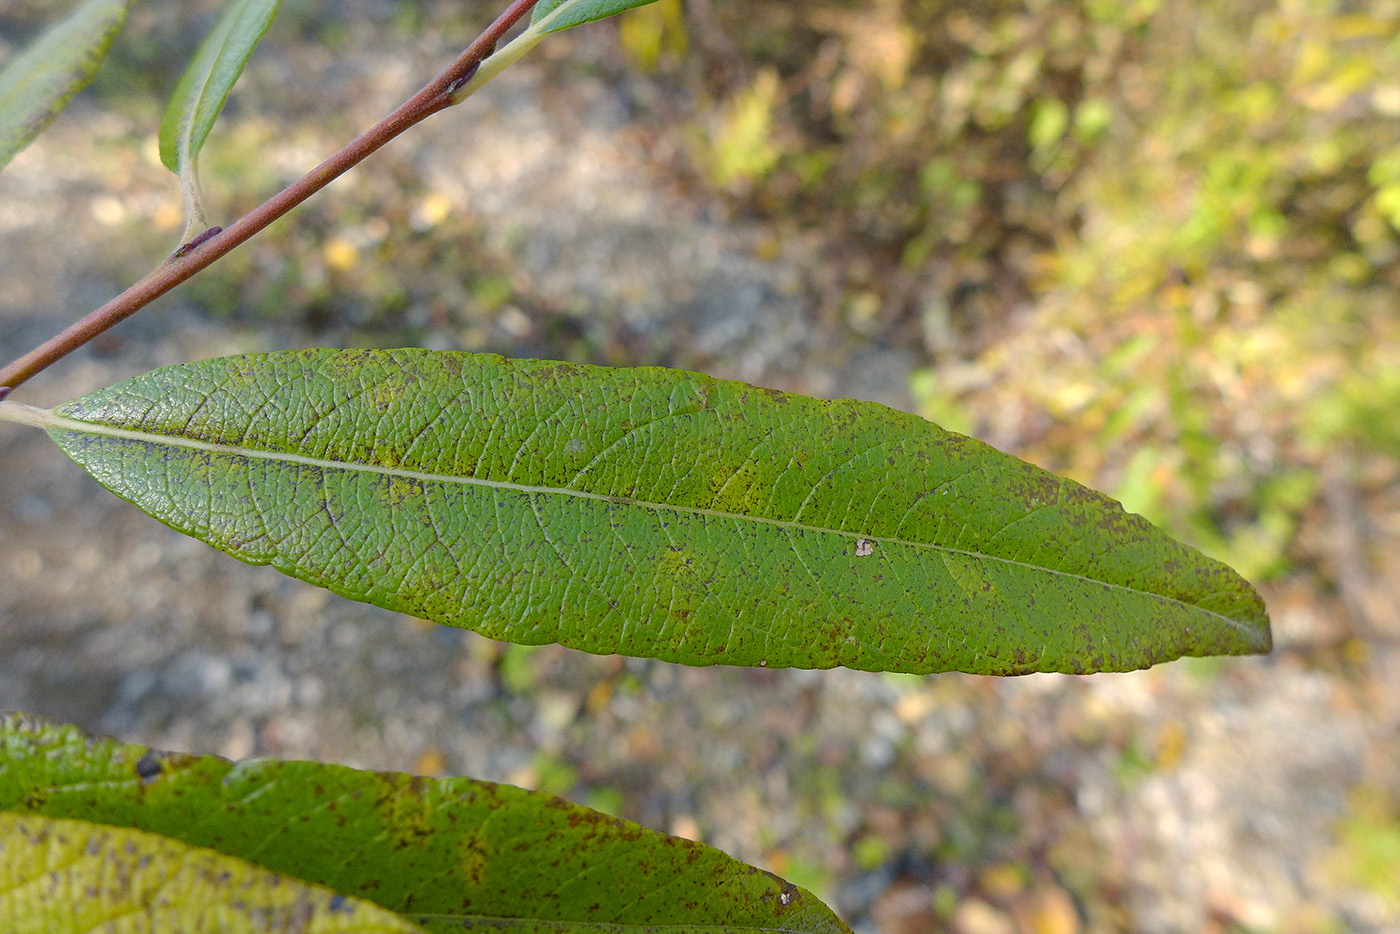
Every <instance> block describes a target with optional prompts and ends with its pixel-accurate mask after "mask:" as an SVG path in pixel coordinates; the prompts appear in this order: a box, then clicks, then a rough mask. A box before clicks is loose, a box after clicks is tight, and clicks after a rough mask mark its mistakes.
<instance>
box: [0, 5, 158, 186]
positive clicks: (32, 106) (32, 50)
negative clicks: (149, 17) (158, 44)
mask: <svg viewBox="0 0 1400 934" xmlns="http://www.w3.org/2000/svg"><path fill="white" fill-rule="evenodd" d="M131 3H132V0H88V2H87V3H84V4H82V5H81V6H79V7H78V8H77V9H76V10H74V11H73V12H72V13H70V14H69V15H68V16H67V17H66V18H65V19H63V20H61V21H59V22H58V23H56V24H54V25H53V26H51V27H49V29H48V31H46V32H45V33H44V35H43V36H41V37H40V38H39V40H38V41H37V42H35V43H34V44H33V45H31V46H30V47H29V48H27V49H26V50H24V51H23V52H21V53H19V55H17V56H15V58H14V60H13V61H11V62H10V63H9V64H8V65H6V66H5V70H4V71H2V72H0V167H3V166H5V165H6V164H8V163H9V161H10V160H11V159H12V158H14V155H15V153H17V152H19V151H20V150H21V149H23V148H24V147H25V146H28V145H29V144H30V143H31V142H33V141H34V138H35V137H37V136H38V135H39V134H40V133H42V132H43V131H44V128H45V127H47V126H48V125H49V124H50V123H52V122H53V119H54V117H56V116H58V115H59V113H60V112H61V111H62V110H63V108H64V107H66V106H68V102H69V101H70V100H72V99H73V96H74V95H75V94H77V93H78V92H79V91H81V90H82V89H83V88H85V87H87V85H88V82H89V81H91V80H92V76H93V75H95V74H97V68H98V66H99V65H101V64H102V59H104V58H105V57H106V56H107V50H108V49H109V48H111V46H112V40H114V39H116V37H117V33H118V32H120V31H121V28H122V23H124V22H125V21H126V11H127V9H128V8H129V7H130V6H131Z"/></svg>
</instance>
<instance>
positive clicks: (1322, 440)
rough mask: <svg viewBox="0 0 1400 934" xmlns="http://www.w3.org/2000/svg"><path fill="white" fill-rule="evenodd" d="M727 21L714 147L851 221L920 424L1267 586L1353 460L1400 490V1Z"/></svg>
mask: <svg viewBox="0 0 1400 934" xmlns="http://www.w3.org/2000/svg"><path fill="white" fill-rule="evenodd" d="M716 9H717V10H718V13H719V16H720V17H721V18H722V19H723V21H724V22H725V23H726V25H727V26H729V27H731V28H730V29H728V30H726V34H727V35H729V36H731V37H733V41H734V42H735V43H738V44H739V45H740V46H741V48H739V49H738V50H737V51H738V52H739V53H740V54H738V55H737V56H736V60H737V61H740V62H743V63H744V66H743V70H742V71H740V72H739V73H738V75H737V77H736V75H735V73H734V72H733V70H731V71H730V72H729V73H728V77H727V78H726V79H724V81H722V82H713V83H712V84H713V85H714V86H716V88H717V89H716V90H715V91H714V94H715V97H716V105H715V107H714V110H713V114H712V116H710V117H709V118H704V119H705V131H704V133H703V134H701V143H700V145H699V146H698V147H697V159H698V161H699V162H700V163H701V164H702V165H705V166H708V167H709V171H710V177H711V178H712V180H713V181H714V183H715V184H716V185H717V186H719V187H721V188H722V189H723V190H724V191H725V192H727V193H728V196H729V197H730V198H731V199H734V200H736V201H737V202H738V203H740V204H742V205H743V206H744V207H746V208H747V209H749V210H752V211H755V212H758V213H759V214H761V215H764V216H766V217H767V218H769V219H771V220H772V221H773V222H774V223H776V224H780V225H787V226H790V227H794V228H811V229H817V228H820V229H821V230H823V231H826V232H827V233H826V235H825V246H824V249H825V250H826V251H827V255H828V259H829V261H830V262H831V264H832V266H833V269H835V270H839V272H838V273H837V275H836V282H837V286H838V287H837V288H836V289H835V290H834V292H833V293H832V294H831V295H829V296H827V302H828V304H829V305H830V306H831V307H830V308H828V309H827V311H828V312H831V313H835V314H837V315H844V316H845V317H846V319H847V323H848V324H850V325H851V326H852V327H853V328H854V329H855V330H857V331H860V332H865V333H878V334H880V335H882V336H884V337H886V338H887V339H913V340H919V339H921V340H922V341H923V343H924V345H925V346H926V348H927V350H928V351H929V353H930V355H931V358H932V361H933V363H932V366H931V367H930V368H929V369H928V370H927V371H926V372H924V373H921V374H919V376H918V377H917V378H916V380H915V382H914V385H913V387H912V388H913V391H914V393H915V396H916V400H917V401H918V404H919V405H920V407H921V408H922V410H923V411H924V413H925V414H926V415H928V416H929V417H931V418H934V419H935V420H938V421H941V422H943V423H945V424H949V425H950V426H951V427H955V428H958V429H960V430H966V431H970V432H972V433H974V434H977V435H979V436H982V437H984V438H987V439H989V440H991V441H992V442H993V443H995V444H998V445H1000V446H1003V447H1007V448H1010V449H1014V450H1015V451H1017V453H1020V454H1022V455H1023V456H1027V457H1029V458H1030V459H1032V460H1035V461H1037V462H1039V463H1042V464H1044V465H1046V466H1049V467H1051V468H1053V469H1056V470H1059V471H1061V472H1065V473H1067V474H1069V475H1071V476H1074V477H1075V478H1077V479H1080V480H1081V481H1083V482H1085V483H1088V484H1090V485H1093V486H1097V487H1100V488H1105V489H1108V490H1111V491H1115V492H1116V493H1117V494H1118V495H1119V496H1120V497H1121V498H1122V499H1123V500H1124V502H1125V503H1126V504H1127V505H1128V507H1129V508H1130V509H1133V510H1135V511H1138V512H1141V513H1144V514H1145V515H1147V516H1148V517H1149V518H1151V519H1152V520H1153V521H1155V522H1157V523H1159V524H1161V525H1163V526H1165V527H1167V528H1169V529H1170V530H1171V531H1173V532H1175V533H1176V534H1179V535H1181V536H1183V537H1184V538H1186V539H1188V540H1190V541H1192V542H1194V543H1196V544H1197V545H1199V546H1201V547H1202V548H1204V549H1205V550H1207V551H1209V552H1213V553H1215V554H1216V555H1218V556H1220V557H1222V558H1224V559H1225V560H1227V561H1230V562H1231V563H1233V564H1234V565H1235V566H1236V567H1238V568H1239V569H1240V570H1241V571H1242V572H1244V573H1245V574H1246V575H1248V576H1251V577H1253V578H1256V579H1268V578H1270V577H1273V576H1276V575H1280V574H1283V573H1286V572H1287V571H1288V570H1289V569H1290V567H1293V566H1294V565H1295V564H1296V563H1298V562H1300V561H1306V560H1309V556H1308V555H1306V554H1303V553H1302V552H1301V551H1300V547H1301V546H1300V545H1299V542H1298V538H1299V534H1298V533H1299V528H1300V520H1301V519H1302V518H1303V517H1304V516H1306V515H1307V514H1308V512H1309V510H1310V509H1312V508H1313V507H1314V505H1315V501H1316V499H1317V497H1318V495H1319V490H1320V488H1321V487H1322V485H1323V480H1324V479H1325V478H1326V477H1328V476H1330V475H1331V473H1341V474H1343V475H1344V476H1343V477H1342V478H1341V479H1343V480H1346V481H1353V482H1354V481H1356V480H1357V477H1358V476H1364V477H1365V478H1366V480H1365V482H1366V483H1369V484H1370V486H1371V488H1374V489H1383V488H1385V487H1386V486H1388V485H1389V484H1391V483H1393V482H1395V480H1396V479H1397V477H1400V471H1397V463H1400V416H1398V415H1397V414H1396V413H1397V411H1400V313H1398V312H1397V296H1400V144H1397V141H1400V3H1397V2H1395V0H1370V2H1357V3H1342V2H1325V0H1286V2H1272V3H1264V2H1257V0H1256V2H1234V0H1200V2H1173V0H1136V2H1130V3H1119V2H1106V0H1079V2H1073V0H1022V2H986V3H978V4H965V3H954V2H941V0H861V2H835V0H832V2H824V3H823V2H817V3H806V4H801V5H794V4H787V3H778V2H764V3H750V2H745V3H723V4H717V5H716ZM741 26H742V27H743V28H740V27H741ZM694 44H695V45H697V46H698V45H702V43H699V42H698V41H697V42H695V43H694ZM1342 461H1345V462H1346V463H1345V465H1343V464H1342V463H1341V462H1342ZM1329 472H1331V473H1329Z"/></svg>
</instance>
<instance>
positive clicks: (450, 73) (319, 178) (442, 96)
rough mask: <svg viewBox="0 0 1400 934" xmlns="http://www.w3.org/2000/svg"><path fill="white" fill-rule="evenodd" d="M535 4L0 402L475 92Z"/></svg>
mask: <svg viewBox="0 0 1400 934" xmlns="http://www.w3.org/2000/svg"><path fill="white" fill-rule="evenodd" d="M538 2H539V0H512V2H511V4H510V6H509V7H507V8H506V10H505V11H504V12H503V13H501V15H500V16H498V17H497V18H496V21H495V22H494V23H492V24H491V25H490V26H488V27H486V29H485V31H483V32H482V33H481V35H479V36H477V37H476V39H475V40H474V41H473V42H472V43H471V45H469V46H467V48H466V50H465V51H464V52H463V53H462V54H461V55H460V56H458V57H457V60H456V61H454V62H453V63H452V64H451V65H449V66H448V67H447V68H446V69H444V70H443V72H442V73H441V74H439V75H438V76H437V77H436V78H434V79H433V80H432V81H431V82H430V83H429V84H428V85H427V86H425V87H424V88H423V89H422V90H421V91H419V92H418V93H417V94H415V95H413V97H411V98H409V99H408V100H407V101H405V102H404V103H402V104H400V105H399V107H398V108H397V109H395V110H394V112H393V113H391V114H389V116H387V117H385V118H384V119H383V120H381V121H379V122H378V123H376V124H375V125H374V126H372V127H370V128H369V129H368V130H366V131H365V132H363V133H361V134H360V135H359V136H357V137H355V139H353V140H351V141H350V142H349V143H347V144H346V145H345V146H344V148H342V149H341V150H340V151H339V152H336V153H335V154H334V155H332V156H331V157H330V158H328V159H326V160H325V161H324V162H322V163H321V164H320V165H318V166H316V168H314V169H312V170H311V171H310V172H307V173H306V174H305V175H303V176H302V177H301V178H299V179H297V180H296V181H295V182H293V183H292V184H291V185H288V186H287V187H286V188H284V189H283V190H282V191H280V192H278V193H277V194H275V195H273V196H272V197H271V198H269V199H267V200H266V201H264V202H263V203H262V204H260V205H259V206H258V207H256V208H254V209H253V210H251V211H249V212H248V213H247V214H245V215H243V216H242V217H241V218H239V219H238V220H236V221H234V222H233V223H232V224H231V225H229V226H228V227H226V228H224V229H223V230H222V231H219V232H218V233H215V234H214V235H213V236H210V237H208V239H205V240H203V241H202V242H201V241H200V238H199V237H196V238H195V239H194V240H192V241H190V243H188V244H186V245H185V246H183V247H181V248H180V249H179V250H177V251H176V252H175V254H174V255H173V256H171V257H170V258H169V259H167V260H166V261H165V262H164V263H162V264H161V265H159V266H157V267H156V268H155V269H153V270H151V272H150V273H149V274H147V275H146V276H145V277H144V278H143V279H141V280H140V281H139V282H137V283H135V284H134V285H132V286H131V287H130V288H128V289H127V290H126V291H125V292H122V293H121V294H120V295H118V296H117V297H116V298H114V299H112V300H111V301H109V302H107V304H105V305H103V306H102V307H101V308H98V309H97V310H96V311H94V312H92V313H91V314H89V315H87V316H86V317H84V318H83V319H82V320H81V321H78V322H77V323H75V324H73V325H72V326H71V327H69V328H67V329H66V330H64V331H63V333H61V334H59V335H58V336H56V337H54V338H52V339H50V340H48V341H46V342H45V343H44V344H42V345H41V346H39V347H37V348H35V349H34V350H32V351H30V352H29V353H27V354H25V355H24V356H23V357H20V358H19V359H18V360H16V361H15V362H13V363H11V364H10V365H9V366H7V367H5V368H4V369H3V370H0V399H3V398H5V396H7V395H9V393H10V391H11V390H12V389H14V387H16V386H19V385H20V384H21V383H23V382H25V381H26V380H28V379H29V378H31V377H32V376H34V375H35V374H36V373H39V372H41V371H42V370H44V369H45V368H46V367H48V366H50V365H52V364H53V363H56V362H57V361H59V360H61V359H63V358H64V357H66V356H67V355H68V354H70V353H72V352H73V351H75V350H77V349H78V348H79V347H81V346H83V345H84V344H86V343H87V342H88V341H90V340H92V339H93V338H94V337H97V336H98V335H99V334H101V333H102V332H104V331H106V330H107V329H108V328H110V327H112V326H113V325H115V324H117V323H118V322H121V321H123V320H125V319H126V318H129V317H130V316H131V315H133V314H135V313H136V312H137V311H139V310H141V309H142V308H144V307H145V306H146V305H149V304H150V303H151V302H153V301H155V300H156V299H157V298H159V297H160V296H162V295H164V294H165V293H166V292H169V291H170V290H171V289H173V288H175V286H177V285H179V284H180V283H182V282H184V281H185V280H186V279H188V278H190V277H191V276H193V275H194V274H195V273H197V272H199V271H200V270H202V269H204V268H205V267H207V266H209V265H211V264H213V263H214V262H215V261H216V260H218V259H220V258H222V257H223V256H225V255H227V254H228V253H229V252H230V251H232V250H233V249H234V247H236V246H238V245H239V244H241V243H243V242H244V241H245V240H248V239H250V238H251V237H253V236H254V235H255V234H257V233H258V232H260V231H261V230H263V228H265V227H267V226H268V225H269V224H271V223H272V222H273V221H275V220H277V219H278V218H279V217H281V216H282V215H284V214H286V213H287V212H288V211H290V210H291V209H292V208H294V207H296V206H297V205H298V204H301V203H302V202H303V201H305V200H306V199H307V198H309V197H311V196H312V195H314V194H315V193H316V192H318V191H320V190H321V189H322V188H324V187H326V186H327V185H329V184H330V183H331V182H332V181H334V180H335V179H336V178H338V177H339V176H341V175H343V174H344V173H345V172H347V171H349V170H350V169H351V168H353V167H354V166H356V165H357V164H359V163H360V162H361V161H362V160H363V159H364V158H365V157H367V156H369V155H370V154H371V153H373V152H374V151H375V150H377V149H379V148H380V147H381V146H383V145H384V144H386V143H388V142H389V141H390V140H392V139H393V138H394V137H396V136H398V135H399V134H400V133H402V132H404V131H405V130H407V129H408V128H409V127H411V126H413V125H414V124H416V123H419V122H420V121H422V120H424V119H426V118H427V117H430V116H432V115H433V114H435V113H437V112H438V111H440V110H444V109H446V108H448V107H451V106H452V105H453V104H456V103H458V102H459V101H461V100H462V99H463V98H464V97H465V96H466V93H469V92H470V91H471V90H475V85H476V83H475V82H472V78H473V76H474V75H475V73H476V70H477V68H478V67H479V66H480V65H481V63H482V61H484V60H485V59H486V58H487V57H488V56H490V55H491V53H492V52H493V51H495V48H496V43H498V42H500V41H501V39H502V38H504V36H505V34H506V33H507V32H508V31H509V30H510V28H511V27H512V26H514V25H515V24H516V23H517V22H519V21H520V20H521V18H523V17H524V16H526V15H527V14H529V13H530V11H531V10H532V9H534V7H535V4H536V3H538ZM493 73H494V72H493ZM469 82H471V85H469ZM201 236H203V235H201Z"/></svg>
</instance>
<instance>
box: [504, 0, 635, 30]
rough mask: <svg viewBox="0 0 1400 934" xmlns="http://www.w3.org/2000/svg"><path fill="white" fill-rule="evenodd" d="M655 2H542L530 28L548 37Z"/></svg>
mask: <svg viewBox="0 0 1400 934" xmlns="http://www.w3.org/2000/svg"><path fill="white" fill-rule="evenodd" d="M653 2H655V0H540V3H539V4H538V5H537V6H536V7H535V11H534V14H533V15H532V16H531V17H530V26H531V28H534V27H539V28H540V30H541V32H542V34H544V35H547V34H549V33H551V32H562V31H563V30H565V29H569V28H571V27H573V26H581V25H583V24H584V23H591V22H593V21H594V20H598V19H607V18H608V17H609V16H615V15H617V14H618V13H621V12H623V11H625V10H630V9H632V8H633V7H639V6H646V5H647V4H648V3H653Z"/></svg>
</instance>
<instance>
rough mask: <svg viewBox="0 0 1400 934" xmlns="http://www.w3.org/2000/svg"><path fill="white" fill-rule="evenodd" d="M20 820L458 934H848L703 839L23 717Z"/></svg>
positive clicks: (475, 785)
mask: <svg viewBox="0 0 1400 934" xmlns="http://www.w3.org/2000/svg"><path fill="white" fill-rule="evenodd" d="M4 811H16V812H22V813H26V814H40V815H44V816H48V817H65V818H66V817H77V818H82V819H84V820H89V821H96V822H98V823H101V824H110V825H115V826H118V827H131V828H137V829H140V830H143V831H147V832H150V833H156V834H161V835H164V836H167V837H171V838H173V839H175V840H179V841H182V842H183V843H185V844H189V845H193V846H200V847H207V848H209V849H213V850H217V851H218V852H220V853H224V854H227V855H229V856H234V857H238V858H240V859H244V860H248V861H250V862H254V863H256V864H258V865H259V866H261V867H263V868H264V869H267V870H271V871H273V872H276V873H280V874H283V875H287V876H292V877H295V878H298V879H302V880H305V881H307V882H311V883H315V884H318V885H323V886H326V887H328V888H330V889H332V890H334V891H336V892H339V893H341V894H342V895H346V896H354V897H357V898H362V899H365V900H367V901H370V902H374V903H375V904H378V905H380V906H382V907H384V908H386V909H389V910H390V911H394V912H396V913H399V914H402V915H404V916H405V917H407V918H410V919H412V920H414V921H416V922H417V923H419V924H421V925H422V926H423V927H424V928H426V929H427V930H429V931H435V932H443V934H446V932H456V931H461V930H463V929H464V928H469V929H471V930H477V929H479V928H489V929H490V930H496V931H512V932H519V934H524V932H535V931H538V932H546V931H548V932H559V931H566V930H567V931H572V932H578V934H602V932H627V931H635V932H638V934H640V932H641V931H643V930H652V929H654V928H656V927H659V926H663V925H665V926H666V931H667V932H669V934H705V932H708V934H719V932H720V931H734V930H737V929H743V930H749V931H784V932H792V934H797V932H809V934H840V932H842V931H847V930H848V929H847V928H846V927H845V925H843V924H842V923H841V922H840V921H839V920H837V918H836V917H835V916H834V915H833V914H832V913H831V911H830V910H829V909H828V908H827V907H826V906H825V905H823V904H822V903H821V902H820V901H818V900H817V899H816V898H814V897H813V896H812V895H811V894H810V893H808V892H806V891H804V890H803V889H800V888H798V887H796V886H794V885H791V884H789V883H787V882H784V881H782V880H781V879H778V878H777V877H776V876H773V875H770V874H769V873H766V872H763V871H761V870H759V869H756V868H754V867H752V866H748V865H746V864H744V863H741V862H739V861H737V860H735V859H733V858H731V857H729V856H726V855H725V854H723V853H721V852H720V851H718V850H716V849H713V848H711V847H708V846H705V845H704V844H700V843H694V842H692V841H689V840H683V839H680V838H678V837H669V836H666V835H665V834H661V833H657V832H655V831H651V830H647V829H645V828H643V827H639V826H637V825H636V824H632V823H629V822H627V821H623V820H618V819H616V818H612V817H608V816H606V815H603V814H599V813H597V812H595V811H590V810H588V809H587V808H584V807H579V806H578V805H575V804H569V803H568V802H566V801H561V800H559V799H558V798H554V797H552V796H550V795H546V794H541V793H538V792H529V791H525V790H523V789H520V788H513V787H511V786H508V785H495V784H492V783H490V782H479V781H472V780H470V779H465V778H444V779H427V778H418V777H414V776H410V775H401V774H396V773H388V772H362V771H358V770H356V769H350V768H346V767H344V766H337V765H325V764H322V763H316V762H279V761H273V760H262V761H253V762H242V763H232V762H229V761H227V760H224V759H219V758H215V757H213V756H188V755H179V754H163V753H156V752H152V751H151V750H149V749H146V748H144V747H141V746H132V745H126V744H122V743H118V742H115V741H112V740H101V739H93V738H90V737H88V736H86V735H85V734H83V733H82V732H81V731H79V730H77V729H76V728H73V727H65V726H54V725H51V724H48V723H44V722H42V721H39V720H36V719H33V718H29V717H25V716H16V715H10V716H7V717H0V812H4ZM5 859H6V855H5V853H4V848H3V844H0V863H3V861H4V860H5ZM3 872H4V867H3V866H0V878H3ZM0 904H2V903H0ZM3 917H4V916H3V913H0V919H3ZM511 919H515V920H511ZM561 922H563V923H561ZM0 927H2V925H0ZM848 934H849V932H848Z"/></svg>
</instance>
